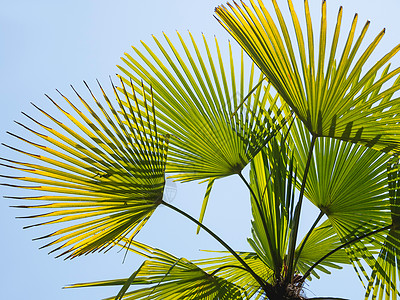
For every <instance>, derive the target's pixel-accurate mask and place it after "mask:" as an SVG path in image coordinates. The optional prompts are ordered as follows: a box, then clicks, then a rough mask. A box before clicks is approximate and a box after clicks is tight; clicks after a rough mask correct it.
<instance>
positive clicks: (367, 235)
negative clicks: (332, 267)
mask: <svg viewBox="0 0 400 300" xmlns="http://www.w3.org/2000/svg"><path fill="white" fill-rule="evenodd" d="M392 227H393V224H391V225H388V226H385V227H382V228H379V229H377V230H374V231H371V232H369V233H366V234H363V235H361V236H359V237H356V238H354V239H352V240H350V241H348V242H346V243H344V244H342V245H340V246H338V247H336V248H335V249H333V250H332V251H330V252H328V253H327V254H325V255H324V256H323V257H321V258H320V259H319V260H317V261H316V262H315V263H314V264H313V265H312V266H311V267H310V268H309V269H308V270H307V271H306V272H305V273H304V275H303V277H302V279H301V280H302V281H304V280H306V278H307V277H308V276H310V274H311V271H312V270H313V269H314V268H315V267H316V266H318V265H319V263H320V262H322V261H323V260H325V259H326V258H328V257H329V256H331V255H332V254H334V253H335V252H337V251H339V250H341V249H343V248H344V247H347V246H348V245H350V244H352V243H354V242H357V241H359V240H361V239H364V238H366V237H369V236H371V235H374V234H377V233H379V232H381V231H385V230H388V229H390V228H392Z"/></svg>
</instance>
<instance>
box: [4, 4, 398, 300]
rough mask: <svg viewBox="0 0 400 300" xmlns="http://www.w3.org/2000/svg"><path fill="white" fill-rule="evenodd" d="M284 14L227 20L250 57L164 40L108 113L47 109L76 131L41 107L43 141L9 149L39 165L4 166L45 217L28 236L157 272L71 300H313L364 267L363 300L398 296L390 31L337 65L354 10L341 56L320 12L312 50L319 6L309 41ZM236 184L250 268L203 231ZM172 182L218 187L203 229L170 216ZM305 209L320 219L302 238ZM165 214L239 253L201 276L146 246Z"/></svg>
mask: <svg viewBox="0 0 400 300" xmlns="http://www.w3.org/2000/svg"><path fill="white" fill-rule="evenodd" d="M272 4H273V8H274V13H275V15H274V16H273V15H272V14H271V13H270V12H269V11H268V10H267V9H266V7H265V6H264V4H263V3H262V2H261V1H258V3H255V1H253V0H250V6H247V5H246V4H244V3H242V4H241V5H239V4H236V3H235V4H234V5H228V6H229V7H225V6H220V7H218V8H216V16H217V19H218V21H219V22H220V23H221V24H222V26H224V27H225V28H226V30H227V31H228V32H229V33H230V34H231V35H232V36H233V37H234V39H235V40H236V41H237V42H238V44H239V45H240V46H241V48H242V51H241V52H240V53H239V54H237V53H235V51H234V50H233V49H232V46H231V44H228V50H229V51H228V53H227V54H224V53H222V51H221V50H220V46H219V43H218V41H217V39H215V41H213V42H212V43H210V42H209V41H207V40H206V39H205V38H204V37H203V40H202V41H201V42H200V43H199V42H196V41H195V39H194V38H193V36H192V35H191V34H190V33H189V38H188V41H186V40H185V39H184V38H183V37H182V36H181V35H180V34H179V33H178V34H177V41H176V42H173V40H172V39H170V38H169V37H168V36H167V35H164V37H163V39H164V42H163V41H162V40H161V39H158V38H156V37H153V39H154V43H155V46H156V47H154V48H152V47H150V46H148V45H147V44H145V43H142V50H141V49H139V48H136V47H133V53H132V54H129V53H126V54H125V57H124V58H123V59H122V60H123V63H124V64H123V65H121V66H119V69H120V71H121V75H118V79H117V80H118V85H114V83H113V82H111V86H112V89H113V91H114V94H113V96H112V97H111V96H110V95H107V94H106V93H105V91H104V90H103V88H102V87H101V85H100V84H99V90H100V92H101V94H102V98H103V100H102V101H100V99H99V97H98V96H96V93H95V92H92V90H91V89H90V88H89V87H88V86H87V89H88V91H89V92H90V95H91V97H92V100H91V101H89V100H86V99H84V98H83V97H82V96H81V95H80V94H78V93H77V92H76V99H77V101H73V100H70V99H68V98H67V97H65V96H63V95H62V94H61V93H60V100H63V103H61V102H62V101H60V100H54V99H50V98H49V99H50V101H51V103H52V104H53V105H54V107H55V109H56V110H57V112H58V113H59V115H60V117H62V118H64V119H65V121H64V120H60V119H59V117H58V116H57V117H56V116H54V113H50V112H49V111H46V110H44V109H42V108H39V107H36V108H37V109H38V111H39V112H41V113H42V115H43V118H44V119H46V120H47V121H46V122H44V121H40V120H37V118H33V117H30V116H28V115H26V116H27V117H28V119H29V123H27V124H23V123H18V124H19V125H21V126H22V127H24V128H25V129H26V130H27V131H28V132H29V133H30V134H32V135H33V136H34V137H35V138H36V139H38V141H36V140H32V139H30V138H27V137H25V136H20V135H16V134H13V133H11V134H12V135H14V136H15V137H16V138H17V139H19V140H20V141H22V142H24V145H26V146H28V144H29V148H30V149H32V148H33V149H37V150H36V152H31V151H28V150H24V149H23V148H21V147H20V146H19V147H14V146H11V145H6V146H7V147H9V148H11V149H13V150H15V151H17V152H20V153H21V154H22V156H25V157H26V159H28V157H30V158H29V160H28V161H23V160H22V159H21V161H15V160H10V159H6V158H1V160H2V165H3V166H4V167H7V168H13V169H17V170H19V171H21V174H24V175H21V176H3V177H6V178H8V179H10V180H18V181H20V182H21V181H22V182H26V183H27V184H24V183H19V184H14V183H12V184H11V183H7V184H8V185H11V186H14V187H16V188H23V189H27V190H29V195H28V196H25V197H21V196H18V197H12V198H16V199H19V200H23V201H26V203H27V204H26V205H22V206H19V207H23V208H29V209H39V208H40V209H45V210H46V212H45V213H43V214H36V215H32V216H30V218H33V219H43V218H45V221H43V222H39V223H36V224H34V225H31V226H28V227H32V226H37V225H51V224H56V223H61V224H65V225H63V228H61V229H57V230H56V231H54V232H52V233H50V234H48V235H46V236H44V237H41V238H43V239H47V240H50V241H49V242H47V243H46V244H45V245H44V246H43V247H50V248H51V250H50V252H56V253H57V254H56V255H57V256H63V257H65V258H74V257H78V256H81V255H86V254H89V253H93V252H98V251H108V250H109V249H110V248H111V247H114V246H118V247H122V248H124V249H126V251H127V252H134V253H136V254H139V255H142V256H144V257H145V261H144V262H143V264H142V265H141V266H140V267H139V268H138V269H137V270H135V272H133V273H132V274H131V276H130V277H129V278H125V279H117V280H106V281H101V282H92V283H81V284H75V285H72V286H71V287H87V286H112V285H113V286H121V289H120V292H119V293H118V295H116V296H115V297H112V298H110V299H263V298H267V299H271V300H275V299H304V297H305V295H304V285H305V282H306V281H309V280H311V279H312V278H319V273H320V272H324V273H330V270H329V269H331V268H340V265H341V264H352V265H353V266H354V269H355V270H356V272H357V273H358V274H359V277H360V279H361V281H363V282H364V284H365V287H366V294H365V298H366V299H368V298H372V299H384V298H385V299H389V298H392V299H395V298H396V297H397V295H400V289H399V288H398V282H397V273H398V272H400V267H399V264H398V260H399V258H400V252H399V250H398V249H399V248H400V241H399V238H400V236H399V231H398V230H399V226H400V217H399V215H400V212H399V208H398V206H399V201H400V200H399V199H400V197H399V191H400V189H399V185H400V169H399V163H398V160H397V153H398V152H399V150H400V136H399V135H398V133H397V132H398V131H399V129H400V125H399V124H400V123H399V122H400V114H399V113H400V99H399V98H397V97H396V92H397V91H398V90H399V89H400V85H399V82H400V77H398V74H399V73H400V68H395V69H392V68H391V67H390V59H391V58H392V57H393V56H394V55H395V54H396V53H397V52H398V51H399V50H400V46H396V47H395V48H393V50H391V51H389V52H388V53H387V54H386V55H384V56H383V57H382V58H381V59H378V60H376V62H375V63H371V62H370V60H371V59H370V57H373V54H375V51H374V50H375V48H376V47H377V45H378V43H379V41H380V40H381V39H382V37H383V35H384V31H382V32H381V33H379V34H378V35H377V36H376V38H375V39H373V40H372V42H371V43H370V44H368V45H364V43H363V40H364V38H365V36H366V33H367V30H368V27H369V22H367V24H366V25H365V26H364V27H363V28H362V29H361V31H360V33H359V36H358V37H356V25H357V15H356V16H355V18H354V20H353V23H352V25H351V28H350V30H349V33H348V35H347V36H346V39H345V42H344V46H343V49H342V53H341V54H340V55H338V54H337V52H338V51H339V50H338V48H340V47H339V46H338V45H340V41H341V40H340V38H341V34H340V29H341V18H342V9H340V10H339V13H338V17H337V23H336V27H335V28H334V32H333V36H332V39H331V40H330V39H329V37H328V34H327V32H328V30H327V17H326V2H325V1H323V3H322V13H321V22H320V28H319V29H320V32H319V35H318V36H319V39H318V40H317V41H318V44H317V45H314V44H315V43H316V42H315V38H314V29H313V24H312V21H311V16H310V12H309V6H308V2H307V1H305V2H304V12H305V20H306V22H305V30H304V28H303V27H304V26H303V27H302V25H301V23H300V21H299V18H298V16H297V14H296V12H295V9H294V7H293V3H292V2H291V0H288V6H289V11H290V16H291V20H289V19H285V17H284V16H283V14H282V13H281V10H280V8H279V6H278V4H277V2H276V1H275V0H273V1H272ZM290 23H292V25H293V27H289V24H290ZM212 44H214V45H212ZM327 46H328V47H330V51H329V50H327ZM362 49H363V50H362ZM244 52H246V53H247V55H248V56H249V57H250V59H251V60H252V62H251V63H248V61H247V60H246V57H245V54H244ZM237 56H239V59H237ZM74 91H75V90H74ZM112 98H115V99H112ZM65 106H67V107H68V109H67V108H66V107H65ZM32 124H33V125H34V126H36V127H37V128H38V129H34V127H33V126H32ZM247 165H250V175H249V178H250V180H249V181H248V180H247V179H246V178H247V176H246V174H243V170H244V168H245V167H246V166H247ZM236 175H237V176H239V177H240V178H241V180H242V181H243V183H244V185H245V186H246V187H247V188H248V192H249V196H250V205H251V209H252V215H253V220H252V223H251V224H252V232H251V233H252V236H251V238H249V239H248V242H249V245H250V247H251V251H247V252H239V251H235V250H234V249H232V248H231V247H230V246H229V245H228V244H227V243H226V242H225V241H224V240H223V239H222V238H221V237H219V236H218V235H216V234H215V233H214V232H213V231H212V230H211V229H210V228H208V227H207V226H206V225H205V224H203V218H204V215H205V212H206V208H207V203H208V201H209V198H210V192H211V190H212V188H213V185H214V183H215V182H217V181H218V179H220V178H223V177H227V176H236ZM166 177H170V178H173V179H175V180H177V181H180V182H189V181H204V182H207V191H206V194H205V196H204V201H203V206H202V209H201V212H200V214H199V217H198V218H194V217H192V216H190V215H189V214H187V213H186V212H184V211H182V210H181V209H179V208H177V207H175V206H174V205H172V204H171V203H168V202H167V201H165V199H164V197H163V196H164V188H165V182H166ZM304 198H307V199H308V200H310V201H311V202H312V203H313V204H314V205H315V206H316V207H317V208H318V209H319V211H320V213H319V215H318V216H317V218H316V220H315V221H314V223H313V225H312V226H311V228H310V229H309V231H308V233H307V234H306V235H305V236H304V237H302V238H301V237H300V236H299V225H300V221H301V218H300V217H301V215H302V207H303V199H304ZM29 202H33V203H34V204H30V203H29ZM38 202H39V203H45V204H36V203H38ZM28 203H29V204H28ZM161 205H162V206H165V207H168V208H170V209H172V210H174V211H175V212H177V213H178V214H180V215H181V216H183V217H186V218H188V219H189V220H191V221H192V222H194V223H195V224H197V226H198V230H197V232H199V230H204V231H206V232H207V233H208V234H210V236H211V237H212V238H214V239H216V240H217V241H218V242H219V243H220V244H221V245H222V246H223V247H224V248H225V249H226V251H225V252H221V253H218V254H217V255H216V257H213V258H208V259H200V260H193V261H189V260H187V259H185V258H178V257H176V256H174V255H172V254H170V253H167V252H165V251H162V250H159V249H157V248H153V247H151V246H148V245H145V244H143V243H140V242H139V241H137V240H136V235H137V233H138V232H139V231H140V230H141V229H142V228H143V226H144V225H145V224H146V222H147V221H148V220H149V219H150V217H151V215H152V214H153V212H154V211H155V209H156V208H158V207H159V206H161ZM64 222H66V223H64ZM315 299H317V298H315ZM332 299H333V298H332Z"/></svg>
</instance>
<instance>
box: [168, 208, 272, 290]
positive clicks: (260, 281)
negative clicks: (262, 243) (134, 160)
mask: <svg viewBox="0 0 400 300" xmlns="http://www.w3.org/2000/svg"><path fill="white" fill-rule="evenodd" d="M161 204H163V205H165V206H166V207H168V208H171V209H172V210H174V211H176V212H177V213H179V214H181V215H182V216H184V217H186V218H188V219H189V220H191V221H192V222H194V223H196V224H197V225H198V226H200V227H201V228H202V229H203V230H205V231H206V232H207V233H208V234H210V235H211V236H212V237H213V238H214V239H216V240H217V241H218V242H219V243H220V244H221V245H222V246H223V247H224V248H225V249H227V250H228V251H229V252H230V253H231V254H232V255H233V256H234V257H235V258H236V259H237V260H238V261H239V262H240V264H241V265H242V266H243V267H244V268H245V269H246V271H247V272H249V273H250V274H251V275H252V276H253V278H254V279H255V280H256V281H257V282H258V284H259V285H260V286H261V287H262V289H263V290H264V291H265V292H266V294H267V296H268V295H269V294H270V293H272V285H271V284H269V283H268V282H265V281H264V280H263V279H262V278H261V277H260V276H258V275H257V274H256V273H255V272H254V271H253V269H251V268H250V266H249V265H248V264H247V263H246V262H245V261H244V260H243V259H242V258H241V257H240V256H239V255H238V254H237V253H236V251H234V250H233V249H232V248H231V247H230V246H229V245H228V244H227V243H225V242H224V241H223V240H222V239H221V238H220V237H219V236H218V235H216V234H215V233H214V232H213V231H211V230H210V229H209V228H208V227H206V226H205V225H203V224H202V223H200V222H199V221H198V220H196V219H195V218H193V217H192V216H191V215H189V214H187V213H186V212H184V211H183V210H181V209H179V208H177V207H176V206H173V205H171V204H169V203H167V202H164V201H161Z"/></svg>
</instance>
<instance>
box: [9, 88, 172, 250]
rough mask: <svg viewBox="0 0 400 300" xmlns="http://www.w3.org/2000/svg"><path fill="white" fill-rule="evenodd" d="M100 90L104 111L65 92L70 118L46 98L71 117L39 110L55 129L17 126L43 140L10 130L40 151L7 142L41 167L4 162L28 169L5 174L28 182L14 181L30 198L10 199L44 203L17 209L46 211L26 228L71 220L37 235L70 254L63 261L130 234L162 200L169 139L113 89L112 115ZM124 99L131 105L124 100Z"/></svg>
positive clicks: (129, 101)
mask: <svg viewBox="0 0 400 300" xmlns="http://www.w3.org/2000/svg"><path fill="white" fill-rule="evenodd" d="M89 91H90V90H89ZM114 91H116V90H115V88H114ZM90 93H91V92H90ZM125 94H126V91H125ZM103 95H104V98H105V102H106V105H108V106H109V109H108V110H107V109H106V108H104V107H103V105H102V104H101V103H100V102H99V101H98V100H97V99H96V98H95V96H94V95H93V94H92V96H93V99H94V102H95V104H96V105H94V106H91V105H89V104H88V102H86V101H85V100H84V99H83V98H81V97H80V96H79V95H78V94H77V96H78V98H79V99H80V100H81V104H83V107H84V108H85V110H80V109H79V108H78V106H77V105H75V104H73V103H72V102H71V101H70V100H68V99H67V98H66V97H64V99H65V101H66V102H67V103H68V104H69V105H70V107H71V108H72V109H73V111H74V112H75V115H76V116H74V115H73V114H72V113H69V112H68V111H67V110H65V109H63V108H62V107H61V105H60V104H59V102H55V101H53V100H51V99H50V100H51V102H52V103H53V104H54V105H55V107H56V108H57V109H58V110H59V111H58V112H60V113H61V115H64V116H65V117H66V118H67V121H68V120H69V121H70V122H69V123H67V122H65V123H63V122H61V121H59V120H57V119H56V118H55V117H53V116H52V114H50V113H47V112H46V111H44V110H42V109H40V108H38V110H39V111H40V112H41V113H43V114H44V116H46V117H47V118H48V119H49V120H50V121H51V122H52V123H53V125H55V126H56V127H55V128H56V129H54V128H53V127H51V126H50V125H44V124H42V123H40V122H39V121H37V120H35V119H33V118H31V117H29V116H28V117H29V118H30V120H31V121H33V123H34V125H37V126H38V127H39V128H41V129H42V130H44V131H46V132H47V133H40V132H38V131H35V130H33V129H32V125H24V124H22V123H19V124H20V125H21V126H23V127H24V128H25V129H26V130H27V131H28V132H30V133H33V134H34V135H35V136H36V137H38V138H40V139H41V140H42V141H43V142H44V144H39V143H35V142H32V141H30V140H28V139H26V138H23V137H21V136H17V135H14V134H13V135H14V136H15V137H17V138H18V139H19V140H21V141H24V142H26V143H28V144H30V145H33V146H34V147H35V148H38V150H39V152H38V153H39V154H36V153H29V152H26V151H23V150H20V149H17V148H13V147H11V146H8V147H9V148H12V149H14V150H15V151H18V152H20V153H22V154H24V155H25V157H27V156H28V157H33V158H34V159H36V160H38V161H39V164H35V163H31V162H22V161H11V160H8V159H4V158H3V159H2V160H3V162H4V164H3V165H5V166H7V167H10V168H14V169H17V170H20V171H23V172H25V173H26V174H29V175H26V176H18V177H11V178H12V179H17V180H19V181H24V182H27V183H30V185H12V186H15V187H18V188H23V189H27V190H29V191H30V193H31V195H29V196H26V197H12V198H16V199H22V200H25V201H26V200H29V201H31V202H32V203H39V202H40V203H43V202H44V203H45V204H33V205H32V204H30V205H29V204H28V205H21V206H17V207H23V208H36V209H46V210H47V212H46V213H43V214H38V215H34V216H29V217H28V218H34V219H36V218H41V219H42V218H47V221H45V222H42V223H39V224H35V225H31V226H27V227H32V226H38V225H50V224H57V223H60V222H68V223H69V224H68V225H67V226H66V227H64V228H63V229H59V230H56V231H55V232H53V233H51V234H49V235H47V236H44V237H43V238H53V240H52V241H51V242H50V243H48V244H47V245H45V246H53V245H59V246H58V247H56V248H55V249H53V250H52V251H51V252H53V251H57V250H58V251H62V250H63V252H62V253H61V254H59V256H61V255H64V254H68V258H73V257H76V256H79V255H82V254H87V253H90V252H94V251H102V250H107V249H109V248H110V247H112V246H113V245H115V243H117V242H118V241H119V240H121V239H122V238H123V237H125V236H129V238H130V239H132V238H133V237H134V236H135V234H137V232H139V230H140V229H141V228H142V227H143V226H144V224H145V223H146V222H147V220H148V219H149V217H150V216H151V215H152V213H153V212H154V210H155V209H156V208H157V206H158V205H159V204H160V203H161V201H162V196H163V190H164V183H165V178H164V177H165V176H164V173H165V165H166V156H167V146H168V139H167V138H165V137H163V136H161V135H159V134H158V133H157V124H156V121H155V118H154V116H153V118H152V120H151V121H150V120H149V119H145V118H143V116H142V115H141V114H140V113H139V112H138V111H140V107H139V105H138V101H137V100H136V98H134V100H135V101H131V100H130V99H129V98H127V97H125V96H124V95H122V97H123V98H125V99H124V100H123V99H122V98H120V95H118V94H117V93H115V95H116V100H117V101H116V102H117V103H118V105H119V107H120V109H121V111H119V112H117V110H116V109H115V108H114V106H113V104H112V102H111V101H110V100H109V98H108V97H107V96H106V94H104V91H103ZM123 101H124V102H125V104H128V106H129V109H126V108H125V107H124V106H123V105H122V102H123ZM95 106H97V109H98V112H96V110H95ZM143 107H144V108H142V109H146V110H147V109H148V108H149V107H151V108H153V114H154V107H153V104H152V102H151V104H150V106H148V104H147V103H143ZM134 111H137V112H138V113H135V112H134ZM99 112H100V114H99ZM149 114H150V113H149ZM89 116H91V117H92V118H90V117H89ZM3 177H9V176H3ZM32 191H38V192H40V195H34V194H33V193H32Z"/></svg>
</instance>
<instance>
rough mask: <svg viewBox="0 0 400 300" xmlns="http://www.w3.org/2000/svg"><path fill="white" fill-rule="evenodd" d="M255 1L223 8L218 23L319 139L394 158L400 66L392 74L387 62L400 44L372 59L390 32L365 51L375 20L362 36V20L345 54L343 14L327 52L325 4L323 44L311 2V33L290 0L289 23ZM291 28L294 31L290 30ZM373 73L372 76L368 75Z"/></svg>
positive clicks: (308, 18)
mask: <svg viewBox="0 0 400 300" xmlns="http://www.w3.org/2000/svg"><path fill="white" fill-rule="evenodd" d="M255 2H258V5H257V4H256V3H255ZM250 3H251V5H250V6H249V7H248V6H246V5H245V4H243V3H242V4H243V5H242V6H240V5H239V4H236V3H235V4H234V5H229V8H226V7H224V6H220V7H218V8H217V9H216V14H217V16H218V18H219V21H220V23H221V24H222V26H224V27H225V29H226V30H227V31H228V32H229V33H230V34H231V35H232V36H233V37H234V38H235V40H236V41H237V42H238V43H239V44H240V45H241V46H242V47H243V49H245V51H246V52H247V53H248V54H249V56H250V57H251V58H252V59H253V61H254V62H255V63H256V64H257V65H258V67H259V68H260V69H261V70H262V72H263V73H264V74H265V76H266V77H267V79H268V80H270V82H271V83H272V84H273V85H274V87H275V88H276V89H277V91H278V92H279V94H280V95H281V97H282V99H283V100H284V101H285V102H286V103H287V104H288V105H289V106H290V107H291V109H292V110H293V111H294V112H295V113H296V115H297V116H298V118H299V119H301V120H302V122H303V123H304V124H305V126H306V127H307V128H308V130H309V131H310V132H311V133H312V134H313V135H314V136H326V137H333V138H337V139H341V140H345V141H350V142H353V143H358V144H363V145H365V146H368V147H370V148H374V149H376V150H380V151H384V152H388V153H396V152H399V151H400V138H399V136H398V134H397V132H398V131H399V129H400V128H399V120H400V119H399V118H400V117H399V105H398V104H399V103H400V99H399V98H396V97H394V94H395V93H396V92H398V90H399V89H400V85H399V84H398V81H399V77H398V74H399V73H400V68H395V69H393V70H389V62H390V60H391V58H392V57H393V56H394V55H395V54H396V53H397V52H398V51H399V50H400V46H399V45H397V46H396V47H394V48H393V49H392V50H390V51H389V52H388V53H387V54H386V55H385V56H383V57H382V58H381V59H379V60H378V61H375V62H372V61H371V59H370V57H372V54H373V53H374V52H375V49H376V47H377V45H378V44H379V42H380V41H381V39H382V37H383V35H384V31H381V32H380V33H379V34H378V35H377V36H376V37H375V38H374V39H373V40H372V42H370V44H369V45H366V47H365V50H361V49H363V47H361V45H363V42H364V40H365V36H366V33H367V31H368V28H369V22H367V23H366V24H365V26H364V27H363V28H362V30H361V32H360V33H359V36H358V37H357V36H356V34H355V31H356V25H357V22H358V17H357V16H356V17H355V18H354V20H353V23H352V25H351V28H350V32H349V34H348V36H347V41H346V43H345V44H344V46H343V49H342V53H340V52H339V50H338V48H339V47H338V44H339V43H338V41H339V36H340V28H341V20H342V9H340V10H339V13H338V17H337V22H336V27H335V31H334V34H333V38H332V40H331V41H330V51H329V48H328V49H327V46H328V44H329V43H328V42H329V41H328V39H327V31H328V30H327V15H326V3H325V1H324V2H323V3H322V15H321V26H320V33H319V37H320V38H319V42H318V44H316V43H315V41H314V36H313V33H312V32H313V30H312V28H313V25H312V22H311V16H310V11H309V7H308V1H304V11H305V20H306V29H305V30H304V29H303V28H302V27H303V26H302V25H301V24H300V22H299V19H298V16H297V14H296V11H295V9H294V7H293V4H292V1H291V0H288V6H289V14H290V16H291V17H289V18H285V17H284V15H283V14H282V12H281V11H280V8H279V7H278V5H277V3H276V2H275V1H274V2H273V5H274V10H275V15H276V18H277V20H278V22H275V21H274V19H273V17H272V15H270V13H269V12H268V10H267V9H266V8H265V6H264V4H263V3H262V1H253V0H250ZM290 23H291V24H293V30H291V29H292V28H288V24H290ZM290 32H293V34H292V33H290ZM315 58H316V59H315ZM367 63H368V64H369V63H372V64H371V65H372V67H367ZM367 68H368V71H363V70H366V69H367ZM379 74H380V75H379ZM396 77H397V78H396ZM393 81H394V83H393V84H392V85H391V82H393Z"/></svg>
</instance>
